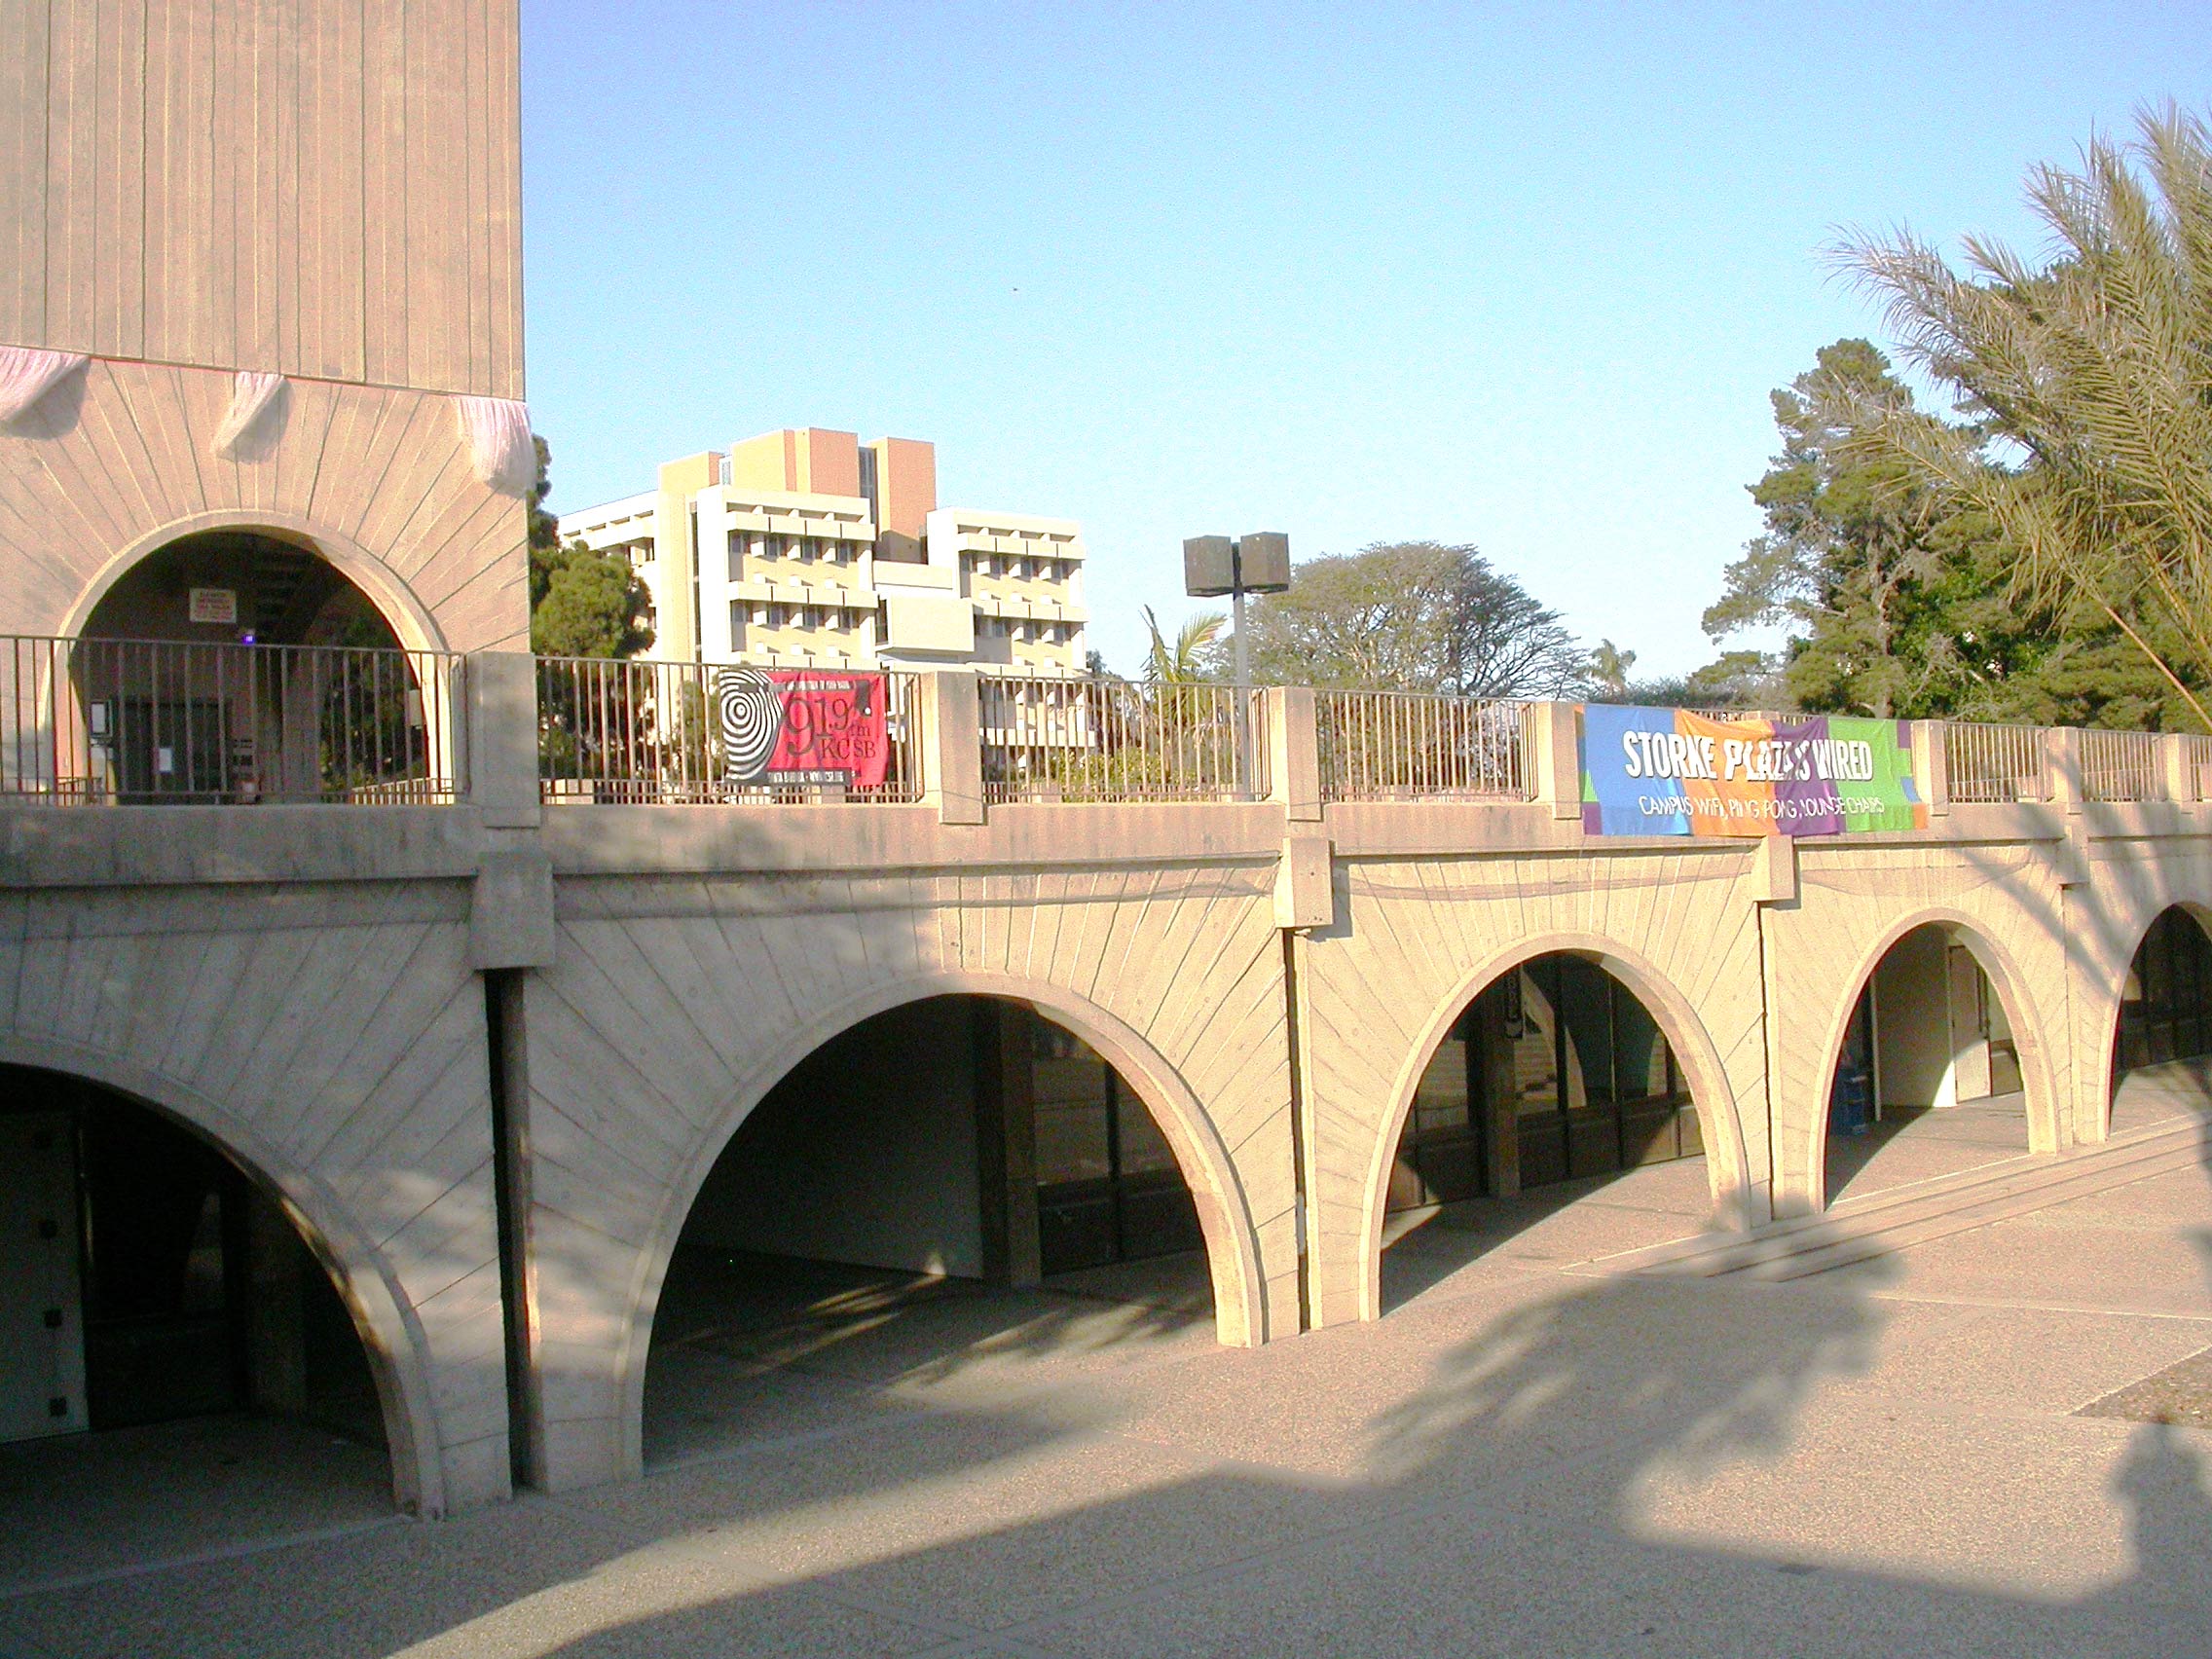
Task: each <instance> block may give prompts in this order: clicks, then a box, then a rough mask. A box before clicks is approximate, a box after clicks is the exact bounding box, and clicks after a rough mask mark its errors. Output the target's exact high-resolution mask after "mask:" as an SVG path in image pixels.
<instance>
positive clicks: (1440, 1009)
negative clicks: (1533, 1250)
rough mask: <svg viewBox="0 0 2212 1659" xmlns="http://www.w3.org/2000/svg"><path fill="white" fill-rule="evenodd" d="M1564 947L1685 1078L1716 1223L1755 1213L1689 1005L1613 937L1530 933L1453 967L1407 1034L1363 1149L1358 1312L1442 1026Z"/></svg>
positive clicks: (1720, 1078) (1720, 1087)
mask: <svg viewBox="0 0 2212 1659" xmlns="http://www.w3.org/2000/svg"><path fill="white" fill-rule="evenodd" d="M1561 951H1571V952H1574V953H1576V954H1578V955H1583V956H1589V957H1593V958H1595V959H1596V961H1597V963H1598V965H1599V966H1600V967H1602V968H1604V970H1605V971H1606V972H1607V973H1608V974H1610V975H1612V976H1613V977H1614V978H1616V979H1618V980H1619V981H1620V982H1621V983H1622V984H1624V985H1626V986H1627V987H1628V988H1629V990H1630V991H1632V992H1633V993H1635V995H1636V997H1637V1000H1638V1001H1640V1002H1641V1003H1642V1004H1643V1006H1644V1008H1645V1009H1646V1010H1648V1011H1649V1012H1650V1014H1651V1017H1652V1019H1653V1020H1654V1022H1656V1023H1657V1025H1658V1027H1659V1029H1660V1032H1661V1034H1662V1035H1664V1036H1665V1037H1666V1039H1667V1043H1668V1046H1669V1047H1670V1048H1672V1049H1673V1050H1674V1051H1675V1055H1676V1057H1677V1059H1678V1060H1679V1061H1680V1062H1681V1065H1682V1070H1683V1073H1684V1075H1685V1076H1686V1077H1687V1079H1688V1081H1689V1086H1690V1105H1691V1107H1692V1108H1693V1109H1694V1110H1695V1111H1696V1113H1697V1119H1698V1128H1699V1132H1700V1133H1701V1134H1702V1135H1703V1137H1704V1140H1705V1147H1706V1173H1707V1178H1708V1181H1709V1182H1710V1184H1711V1188H1712V1193H1713V1208H1714V1215H1715V1216H1716V1217H1718V1218H1719V1219H1720V1220H1721V1221H1722V1222H1723V1223H1724V1224H1725V1225H1727V1226H1730V1227H1737V1228H1744V1227H1749V1226H1751V1223H1752V1222H1753V1220H1754V1219H1756V1218H1755V1217H1754V1215H1753V1213H1752V1210H1753V1203H1752V1192H1751V1166H1750V1162H1749V1160H1748V1158H1747V1157H1746V1154H1745V1147H1744V1126H1743V1121H1742V1119H1741V1118H1740V1116H1739V1115H1738V1112H1737V1106H1736V1096H1735V1091H1734V1090H1733V1089H1731V1088H1729V1087H1728V1073H1727V1068H1726V1067H1725V1066H1724V1065H1723V1064H1722V1063H1721V1059H1720V1051H1719V1049H1718V1048H1717V1046H1715V1045H1714V1041H1713V1038H1712V1036H1711V1034H1710V1033H1708V1032H1707V1030H1706V1028H1705V1022H1704V1021H1703V1020H1702V1019H1700V1018H1699V1017H1698V1014H1697V1010H1696V1008H1695V1007H1694V1006H1693V1005H1692V1004H1691V1002H1690V1000H1689V998H1687V997H1686V996H1684V995H1683V994H1682V993H1681V992H1680V991H1679V990H1678V989H1677V987H1676V985H1675V983H1674V981H1673V980H1672V979H1670V978H1669V977H1667V976H1666V974H1665V973H1663V972H1662V971H1661V970H1660V969H1659V968H1658V967H1657V965H1655V964H1654V963H1652V962H1651V961H1649V960H1648V959H1647V958H1645V957H1644V956H1643V955H1642V954H1641V953H1640V952H1638V951H1636V950H1634V949H1632V948H1630V947H1629V946H1627V945H1624V944H1622V943H1621V942H1620V940H1615V939H1608V938H1606V937H1605V936H1604V935H1602V934H1596V933H1585V932H1582V931H1579V930H1565V931H1559V932H1553V933H1544V934H1532V935H1530V936H1529V937H1527V938H1525V939H1520V940H1514V941H1513V943H1511V944H1509V945H1507V946H1505V947H1504V948H1503V949H1500V950H1497V951H1493V953H1492V954H1491V955H1490V956H1489V957H1487V958H1486V959H1485V960H1483V961H1482V962H1480V963H1479V964H1477V965H1476V967H1475V968H1474V969H1473V970H1472V971H1471V972H1469V973H1467V974H1464V975H1462V976H1461V977H1459V979H1458V980H1457V981H1456V983H1455V984H1454V985H1453V987H1452V989H1451V991H1450V992H1449V993H1447V994H1446V996H1445V997H1444V999H1443V1001H1442V1002H1441V1003H1440V1004H1439V1005H1438V1006H1437V1008H1436V1010H1435V1012H1434V1013H1432V1014H1430V1015H1429V1017H1428V1020H1427V1022H1426V1023H1425V1024H1424V1025H1423V1026H1422V1027H1421V1029H1420V1033H1419V1036H1418V1037H1417V1038H1416V1039H1415V1041H1414V1044H1413V1047H1412V1049H1411V1051H1410V1052H1409V1054H1408V1056H1407V1058H1406V1060H1405V1063H1404V1064H1403V1065H1401V1066H1400V1067H1399V1069H1398V1075H1397V1078H1396V1080H1395V1082H1394V1083H1393V1084H1392V1086H1391V1096H1390V1112H1389V1115H1388V1116H1387V1117H1386V1118H1385V1119H1384V1120H1383V1133H1382V1135H1381V1136H1380V1137H1379V1138H1378V1139H1377V1141H1376V1143H1375V1148H1374V1151H1373V1153H1372V1155H1371V1157H1370V1160H1369V1163H1368V1169H1367V1175H1366V1180H1365V1184H1364V1186H1363V1188H1362V1197H1361V1211H1360V1229H1361V1233H1360V1236H1361V1237H1362V1238H1363V1239H1364V1240H1365V1248H1364V1250H1363V1252H1362V1264H1361V1279H1360V1305H1359V1317H1360V1318H1362V1319H1376V1318H1380V1317H1381V1316H1382V1311H1383V1205H1384V1203H1385V1201H1386V1199H1387V1197H1388V1189H1389V1180H1390V1163H1391V1161H1392V1159H1393V1158H1395V1157H1396V1155H1397V1149H1398V1140H1399V1137H1400V1136H1401V1135H1402V1134H1404V1132H1405V1127H1406V1118H1407V1116H1408V1114H1409V1113H1411V1112H1412V1110H1413V1103H1414V1090H1415V1089H1416V1088H1418V1087H1419V1084H1420V1079H1421V1074H1422V1072H1423V1071H1425V1070H1426V1069H1427V1067H1428V1062H1429V1060H1430V1058H1431V1057H1432V1056H1433V1055H1434V1054H1435V1052H1436V1051H1437V1048H1438V1046H1439V1045H1440V1044H1442V1043H1443V1041H1444V1038H1445V1035H1446V1034H1447V1033H1448V1032H1449V1031H1450V1030H1451V1027H1452V1023H1453V1021H1455V1020H1456V1019H1457V1018H1458V1017H1459V1016H1460V1014H1463V1013H1464V1012H1465V1011H1466V1008H1467V1005H1468V1004H1469V1003H1471V1002H1472V1001H1474V999H1475V998H1476V997H1477V996H1478V995H1480V994H1481V993H1482V991H1483V990H1484V989H1485V988H1487V987H1488V986H1489V985H1491V984H1492V983H1493V982H1494V981H1495V980H1497V979H1498V978H1499V977H1502V976H1504V975H1506V974H1508V973H1511V972H1513V971H1514V970H1516V969H1518V968H1520V967H1522V966H1524V965H1525V964H1527V963H1529V962H1531V961H1533V960H1534V959H1535V958H1537V957H1539V956H1549V955H1552V954H1554V953H1555V952H1561Z"/></svg>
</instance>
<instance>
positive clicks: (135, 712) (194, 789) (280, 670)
mask: <svg viewBox="0 0 2212 1659" xmlns="http://www.w3.org/2000/svg"><path fill="white" fill-rule="evenodd" d="M0 649H4V650H5V652H6V663H5V667H4V669H0V745H4V748H0V796H4V797H5V798H7V799H11V800H17V801H25V800H31V801H41V802H46V803H50V804H55V805H127V806H136V805H150V806H168V805H195V804H198V805H251V804H255V803H259V802H263V801H271V802H279V803H307V802H317V803H346V804H364V805H375V804H384V805H389V804H407V805H427V804H444V803H448V802H451V801H452V800H454V799H455V798H456V796H457V795H458V793H460V792H461V790H462V789H464V788H465V787H466V781H465V779H464V778H462V777H461V764H460V757H459V755H458V753H457V749H458V735H457V726H456V713H457V711H458V709H459V708H460V706H461V673H462V666H461V665H462V662H463V659H462V658H461V657H460V656H458V655H456V654H453V653H451V652H446V651H415V650H375V649H365V648H356V647H350V646H339V645H227V644H222V645H217V644H207V645H203V644H199V643H196V642H189V641H178V640H58V639H41V638H31V637H26V636H21V635H12V636H6V637H5V638H4V639H0Z"/></svg>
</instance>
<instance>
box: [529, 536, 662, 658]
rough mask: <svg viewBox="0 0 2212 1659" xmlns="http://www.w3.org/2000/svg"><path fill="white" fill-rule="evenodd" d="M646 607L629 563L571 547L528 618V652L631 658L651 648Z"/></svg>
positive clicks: (642, 586) (577, 545)
mask: <svg viewBox="0 0 2212 1659" xmlns="http://www.w3.org/2000/svg"><path fill="white" fill-rule="evenodd" d="M646 602H647V594H646V591H645V583H644V582H642V581H641V580H639V579H638V574H637V572H636V571H633V570H631V569H630V566H629V562H628V561H627V560H625V559H623V558H622V557H620V556H619V555H617V554H611V553H594V552H593V551H591V549H589V548H588V547H586V546H584V545H583V543H581V542H575V543H571V545H570V546H569V547H568V548H566V549H565V550H564V551H563V552H562V553H561V555H560V562H559V563H558V564H557V565H555V566H554V569H553V573H552V577H551V579H550V580H549V581H548V582H547V583H546V589H545V602H544V603H543V604H542V605H540V606H538V608H536V610H535V612H534V613H533V614H532V616H531V619H530V645H531V649H533V650H535V651H536V652H537V653H538V654H539V655H541V656H570V657H627V656H635V655H637V654H638V652H640V651H642V650H644V649H645V647H646V646H647V645H651V644H652V643H653V631H652V629H651V628H650V627H649V626H647V625H646V623H645V619H644V616H645V605H646Z"/></svg>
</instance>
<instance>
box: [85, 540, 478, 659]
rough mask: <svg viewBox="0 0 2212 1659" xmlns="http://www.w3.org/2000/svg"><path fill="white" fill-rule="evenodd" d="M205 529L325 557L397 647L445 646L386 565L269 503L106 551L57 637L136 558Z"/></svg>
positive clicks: (432, 622) (102, 595)
mask: <svg viewBox="0 0 2212 1659" xmlns="http://www.w3.org/2000/svg"><path fill="white" fill-rule="evenodd" d="M210 530H231V531H247V532H254V533H258V534H260V535H267V536H270V537H271V538H273V539H275V540H277V541H286V542H290V543H291V544H292V545H294V546H296V547H298V548H300V549H301V550H302V551H304V552H309V553H313V554H315V555H316V556H317V557H319V558H322V559H326V560H328V561H329V562H330V564H331V565H332V566H333V567H334V568H336V570H337V571H339V573H340V574H342V575H343V576H345V577H346V578H347V580H349V581H350V582H351V583H352V584H353V585H354V586H355V587H357V588H359V589H360V590H361V591H362V592H363V593H365V594H366V595H368V597H369V602H370V603H371V604H372V605H374V606H375V607H376V608H377V610H378V612H379V613H380V614H381V615H382V616H383V617H384V619H385V621H386V622H387V623H388V624H389V625H390V628H391V631H392V633H393V634H395V635H397V636H398V639H399V643H400V644H401V645H404V646H405V647H407V648H408V649H409V650H421V651H442V650H444V649H446V643H445V636H444V634H443V633H442V632H441V631H440V630H439V628H438V624H437V621H436V619H435V618H433V617H432V616H431V614H430V612H429V609H428V608H427V607H425V606H424V604H423V602H422V601H421V600H420V599H418V598H417V597H416V596H415V592H414V590H413V589H412V588H411V587H409V586H408V585H407V583H406V581H405V580H404V579H403V578H402V577H401V576H400V575H399V573H398V572H397V571H394V570H393V569H392V568H391V567H390V566H389V565H387V564H386V563H385V562H384V561H383V560H382V559H380V558H378V557H377V556H376V555H375V554H374V553H371V552H370V551H369V550H368V549H367V548H365V547H363V546H362V545H361V544H360V543H359V542H357V541H355V540H353V539H352V538H351V537H350V536H348V535H343V534H341V533H340V532H338V531H335V530H332V529H331V528H330V527H329V526H327V525H322V524H317V523H314V522H313V521H312V520H310V519H307V518H305V517H303V516H301V515H300V514H297V513H292V512H286V511H284V510H282V509H280V508H275V507H253V508H242V507H222V508H215V509H211V510H209V511H206V512H199V513H190V514H187V515H186V516H185V517H183V518H179V519H173V520H171V521H170V522H169V523H167V524H165V525H163V526H162V527H161V528H160V529H158V530H150V531H147V532H146V533H145V534H143V535H139V536H137V537H136V538H135V539H133V540H132V541H130V542H129V544H127V545H126V546H124V547H123V548H122V549H120V550H119V551H117V552H116V553H114V554H112V555H111V556H110V557H109V558H108V560H107V562H106V563H105V564H103V565H102V566H101V567H100V568H99V570H98V571H97V572H96V573H95V574H94V575H93V576H92V580H90V581H89V582H87V583H86V584H85V586H84V588H83V589H82V590H81V591H80V592H79V593H78V595H77V597H76V599H75V601H74V602H73V603H72V604H71V605H70V607H69V611H68V614H67V615H66V616H64V617H63V619H62V622H61V626H60V628H59V630H58V632H59V633H60V635H61V637H62V638H64V639H71V640H73V639H76V638H77V637H78V636H79V635H80V634H82V633H83V632H84V629H85V624H86V623H87V622H89V621H90V620H91V619H92V611H93V608H95V607H97V606H98V604H99V602H100V601H101V600H103V599H105V598H106V597H107V595H108V591H109V590H110V589H111V588H113V587H114V586H115V584H116V583H117V582H118V581H120V580H122V578H123V576H124V574H125V572H127V571H129V570H130V569H131V568H132V567H134V566H135V565H137V564H138V563H139V561H140V560H142V559H145V558H147V557H148V556H149V555H151V554H154V553H158V552H160V551H161V550H162V549H163V548H164V547H166V546H167V545H168V544H169V543H170V542H172V541H177V540H180V539H182V538H183V537H185V536H187V535H199V534H201V533H202V532H203V531H210Z"/></svg>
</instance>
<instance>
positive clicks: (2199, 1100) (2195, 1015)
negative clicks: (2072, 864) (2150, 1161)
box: [2110, 904, 2212, 1134]
mask: <svg viewBox="0 0 2212 1659" xmlns="http://www.w3.org/2000/svg"><path fill="white" fill-rule="evenodd" d="M2110 1111H2111V1120H2110V1132H2111V1133H2113V1134H2125V1133H2127V1132H2129V1131H2131V1130H2136V1129H2145V1128H2149V1127H2151V1126H2153V1125H2154V1124H2159V1123H2163V1122H2166V1121H2169V1120H2171V1119H2174V1118H2177V1117H2182V1116H2188V1115H2197V1114H2202V1113H2205V1112H2207V1111H2212V937H2208V936H2207V934H2206V932H2205V926H2204V920H2203V918H2202V916H2200V915H2199V914H2198V913H2197V912H2196V911H2194V910H2193V909H2191V908H2190V907H2189V906H2187V905H2183V904H2174V905H2169V906H2168V907H2167V908H2166V909H2164V910H2162V911H2160V912H2159V913H2158V915H2157V916H2156V917H2155V918H2153V920H2152V922H2151V925H2150V927H2148V928H2147V929H2145V930H2144V934H2143V939H2142V942H2141V943H2139V944H2138V945H2137V946H2136V948H2135V955H2134V957H2133V958H2132V959H2131V960H2130V961H2129V963H2128V968H2127V977H2126V978H2125V979H2124V980H2123V981H2122V983H2121V986H2120V1008H2119V1012H2118V1015H2117V1017H2116V1019H2115V1021H2114V1031H2113V1045H2112V1071H2111V1078H2110Z"/></svg>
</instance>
